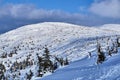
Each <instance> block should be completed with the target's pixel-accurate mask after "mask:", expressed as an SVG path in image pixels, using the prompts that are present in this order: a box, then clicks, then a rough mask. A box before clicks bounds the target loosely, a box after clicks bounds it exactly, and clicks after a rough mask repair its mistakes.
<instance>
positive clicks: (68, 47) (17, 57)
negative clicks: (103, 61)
mask: <svg viewBox="0 0 120 80" xmlns="http://www.w3.org/2000/svg"><path fill="white" fill-rule="evenodd" d="M109 26H110V25H109ZM119 34H120V32H119V31H116V30H108V29H103V28H95V27H87V26H79V25H73V24H68V23H60V22H44V23H39V24H32V25H27V26H23V27H21V28H18V29H15V30H12V31H10V32H7V33H5V34H2V35H0V62H2V63H4V65H5V68H6V70H7V73H6V75H8V74H10V73H9V70H10V67H12V66H13V63H14V62H16V61H17V62H18V63H19V62H22V61H24V60H26V57H29V58H30V59H29V60H30V61H31V60H32V61H33V62H35V63H33V64H36V61H35V60H36V54H39V55H42V54H44V50H45V48H46V47H47V48H48V49H49V51H50V54H51V55H52V56H57V57H62V58H63V59H64V58H66V57H67V58H68V60H69V61H70V62H73V63H72V64H70V65H72V66H73V69H72V70H75V71H76V69H79V68H81V66H79V61H80V63H82V61H81V59H84V58H85V57H86V56H87V55H88V54H89V52H92V51H95V50H96V45H97V41H98V40H102V39H104V41H106V40H107V39H108V38H109V37H111V36H112V37H113V38H114V37H116V35H119ZM13 53H14V54H13ZM3 57H4V58H3ZM85 59H86V58H85ZM77 60H78V64H75V65H73V64H74V63H77V62H74V61H77ZM87 60H89V59H86V60H85V61H83V63H84V62H85V64H86V65H85V66H86V68H87V67H89V66H87ZM90 61H91V59H90ZM92 61H93V63H95V61H94V60H92ZM70 65H69V66H70ZM77 65H78V68H77V67H76V66H77ZM89 65H90V64H89ZM91 65H92V64H91ZM35 66H36V65H32V66H28V67H27V68H25V69H24V70H20V72H21V74H22V75H21V76H20V77H18V78H19V79H21V80H24V78H25V77H24V75H25V73H27V72H28V71H29V70H32V71H33V72H35V70H36V67H35ZM69 66H68V67H69ZM85 66H83V67H85ZM74 68H75V69H74ZM93 68H94V67H93ZM68 70H70V69H69V68H68ZM60 71H62V70H61V69H60V70H59V69H58V72H57V71H56V72H55V73H59V72H60ZM70 71H71V70H70ZM83 71H84V69H83ZM86 71H87V70H86ZM63 72H64V69H63ZM65 72H66V73H67V67H66V69H65ZM55 73H54V74H55ZM60 73H62V72H60ZM69 73H70V72H69ZM78 73H79V72H78ZM50 74H51V73H50ZM61 75H62V74H61ZM78 75H79V74H78ZM91 75H92V74H91ZM53 77H54V75H53ZM56 77H58V78H59V79H57V78H53V79H51V80H63V78H60V77H61V76H60V77H59V76H56ZM71 77H72V76H71ZM51 78H52V77H51ZM12 79H13V78H12ZM12 79H10V80H12ZM34 79H35V76H33V80H34ZM79 79H81V80H82V79H83V78H81V77H80V78H79V77H78V79H76V77H75V80H79ZM43 80H44V79H43ZM45 80H49V79H48V78H46V79H45ZM64 80H74V79H73V77H72V78H71V79H70V77H69V78H64ZM83 80H85V79H83ZM88 80H89V79H88Z"/></svg>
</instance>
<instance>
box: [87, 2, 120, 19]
mask: <svg viewBox="0 0 120 80" xmlns="http://www.w3.org/2000/svg"><path fill="white" fill-rule="evenodd" d="M89 10H90V11H91V12H92V13H94V14H96V15H99V16H103V17H109V18H120V0H101V1H100V0H96V1H95V2H94V3H93V4H92V5H91V7H90V8H89Z"/></svg>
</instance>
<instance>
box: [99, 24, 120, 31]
mask: <svg viewBox="0 0 120 80" xmlns="http://www.w3.org/2000/svg"><path fill="white" fill-rule="evenodd" d="M100 29H104V30H111V31H118V32H119V31H120V25H119V24H105V25H103V26H101V27H100Z"/></svg>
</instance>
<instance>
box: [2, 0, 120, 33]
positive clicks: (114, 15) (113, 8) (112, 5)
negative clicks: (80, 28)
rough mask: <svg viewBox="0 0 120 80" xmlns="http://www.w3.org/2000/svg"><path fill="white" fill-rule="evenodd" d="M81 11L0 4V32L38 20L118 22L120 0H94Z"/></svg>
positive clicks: (87, 22) (82, 22)
mask: <svg viewBox="0 0 120 80" xmlns="http://www.w3.org/2000/svg"><path fill="white" fill-rule="evenodd" d="M80 10H83V11H85V12H86V13H81V12H73V13H71V12H68V11H64V10H59V9H49V10H48V9H43V8H38V7H36V6H35V5H34V4H12V3H10V4H5V5H2V6H0V33H2V32H6V31H8V30H11V29H14V28H17V27H20V26H23V25H27V24H34V23H39V22H67V23H72V24H78V25H84V26H98V25H103V24H120V15H119V13H120V0H101V1H100V0H95V1H94V2H93V3H91V5H90V6H89V7H88V8H84V6H83V8H82V7H81V9H80Z"/></svg>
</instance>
